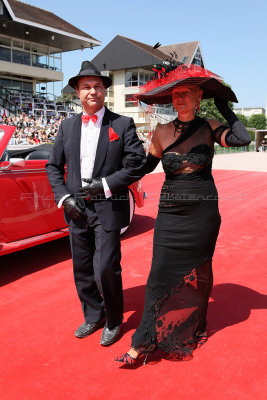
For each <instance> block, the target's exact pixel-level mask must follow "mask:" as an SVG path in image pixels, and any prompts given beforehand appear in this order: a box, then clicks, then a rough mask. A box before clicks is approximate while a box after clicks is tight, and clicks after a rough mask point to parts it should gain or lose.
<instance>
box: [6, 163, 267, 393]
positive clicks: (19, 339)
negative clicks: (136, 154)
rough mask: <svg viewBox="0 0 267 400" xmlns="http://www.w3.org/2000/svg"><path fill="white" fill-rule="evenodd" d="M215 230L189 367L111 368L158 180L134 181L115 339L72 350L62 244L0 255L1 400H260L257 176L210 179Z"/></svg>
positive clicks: (130, 324) (154, 363)
mask: <svg viewBox="0 0 267 400" xmlns="http://www.w3.org/2000/svg"><path fill="white" fill-rule="evenodd" d="M214 176H215V180H216V183H217V187H218V191H219V195H220V212H221V215H222V226H221V231H220V236H219V239H218V242H217V248H216V252H215V256H214V288H213V292H212V298H211V300H210V307H209V313H208V329H209V332H210V338H209V340H208V341H207V343H206V344H205V345H204V346H202V347H201V348H200V349H199V350H197V351H196V352H195V353H194V356H193V358H192V359H191V360H190V361H184V362H171V361H168V360H166V359H161V358H160V357H155V356H154V357H152V359H151V361H150V362H149V364H148V365H146V366H143V365H142V366H139V365H138V367H136V368H134V369H131V370H130V369H129V368H125V367H122V368H119V367H118V365H117V364H116V363H113V362H112V358H113V357H114V356H115V355H118V354H121V353H123V352H125V351H127V350H128V348H129V345H130V338H131V335H132V333H133V330H134V328H135V327H136V326H137V324H138V322H139V320H140V317H141V313H142V306H143V301H144V288H145V286H144V285H145V282H146V278H147V275H148V272H149V268H150V262H151V252H152V234H153V225H154V219H155V217H156V213H157V202H158V196H159V191H160V186H161V183H162V181H163V174H153V175H150V176H148V177H145V178H144V179H143V185H144V188H145V191H146V192H147V194H148V199H147V200H146V203H145V207H144V208H143V209H137V210H136V211H137V213H136V216H135V218H134V222H133V224H132V226H131V227H130V229H129V231H128V233H127V234H126V236H125V237H124V239H123V241H122V251H123V259H122V265H123V281H124V296H125V314H124V324H123V337H122V339H121V340H120V341H119V342H117V343H116V344H114V345H113V346H111V347H108V348H103V347H101V346H100V344H99V340H100V335H101V331H98V332H96V333H94V334H93V335H92V336H90V337H88V338H86V339H82V340H78V339H76V338H75V337H74V335H73V332H74V330H75V329H76V328H77V327H78V326H79V324H80V323H81V322H82V313H81V309H80V304H79V301H78V298H77V296H76V292H75V288H74V283H73V277H72V264H71V259H70V250H69V245H68V239H67V238H65V239H60V240H58V241H54V242H51V243H47V244H44V245H41V246H37V247H35V248H32V249H28V250H24V251H21V252H18V253H16V254H9V255H6V256H3V257H1V258H0V262H1V269H0V272H1V288H0V292H1V304H0V318H1V319H0V327H1V328H0V396H1V399H2V400H13V399H14V400H61V399H66V400H68V399H75V400H76V399H77V400H88V399H89V400H90V399H101V400H102V399H103V400H104V399H109V400H120V399H122V400H124V399H127V400H128V399H130V400H135V399H149V400H161V399H162V400H163V399H168V400H176V399H181V400H187V399H190V400H195V399H198V400H202V399H205V400H215V399H216V400H217V399H222V400H229V399H231V400H243V399H244V400H263V399H266V397H267V388H266V381H267V380H266V377H265V376H264V372H265V371H266V364H267V362H266V333H265V332H266V319H267V318H266V312H264V309H265V308H266V306H267V296H265V295H264V294H263V293H264V290H265V288H266V283H265V281H266V268H265V266H266V260H267V250H266V231H267V227H266V222H267V218H266V215H267V179H266V178H267V174H266V173H264V172H245V171H242V172H239V171H221V170H216V171H214Z"/></svg>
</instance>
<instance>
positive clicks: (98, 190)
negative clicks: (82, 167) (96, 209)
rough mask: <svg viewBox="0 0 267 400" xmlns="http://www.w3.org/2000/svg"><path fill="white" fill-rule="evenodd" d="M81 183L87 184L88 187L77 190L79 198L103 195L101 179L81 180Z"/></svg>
mask: <svg viewBox="0 0 267 400" xmlns="http://www.w3.org/2000/svg"><path fill="white" fill-rule="evenodd" d="M83 181H84V182H86V183H88V185H86V186H83V187H81V188H80V189H79V192H80V197H81V198H83V199H87V198H90V197H93V196H97V195H98V194H105V191H104V187H103V183H102V179H101V178H95V179H83Z"/></svg>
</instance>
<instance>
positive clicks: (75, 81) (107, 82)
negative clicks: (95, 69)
mask: <svg viewBox="0 0 267 400" xmlns="http://www.w3.org/2000/svg"><path fill="white" fill-rule="evenodd" d="M83 76H98V77H99V78H101V79H102V81H103V83H104V85H105V87H106V88H108V87H110V86H111V85H112V79H111V78H110V77H109V76H103V75H98V74H93V73H92V71H91V70H90V71H86V70H85V71H82V72H80V73H79V75H76V76H73V77H72V78H70V79H69V82H68V83H69V85H70V86H71V87H72V88H73V89H76V87H77V84H78V81H79V79H80V78H82V77H83Z"/></svg>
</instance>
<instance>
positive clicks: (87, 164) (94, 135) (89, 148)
mask: <svg viewBox="0 0 267 400" xmlns="http://www.w3.org/2000/svg"><path fill="white" fill-rule="evenodd" d="M104 114H105V107H102V108H101V110H99V111H98V112H97V113H96V114H95V115H97V121H96V123H95V124H94V123H93V121H92V120H90V121H89V122H88V123H87V124H84V123H82V127H81V143H80V165H81V178H82V179H91V178H92V175H93V169H94V165H95V157H96V149H97V145H98V140H99V135H100V129H101V126H102V121H103V117H104ZM102 183H103V187H104V192H105V196H106V198H108V197H111V195H112V193H111V191H110V189H109V187H108V184H107V182H106V179H105V178H102ZM86 185H88V183H86V182H83V180H82V186H86ZM69 196H70V195H69V194H67V195H65V196H63V197H62V198H61V199H60V201H59V203H58V207H59V208H60V207H61V206H62V203H63V201H64V200H65V199H66V198H67V197H69Z"/></svg>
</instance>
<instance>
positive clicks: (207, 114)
mask: <svg viewBox="0 0 267 400" xmlns="http://www.w3.org/2000/svg"><path fill="white" fill-rule="evenodd" d="M228 104H229V107H230V108H231V109H233V103H232V102H231V101H229V102H228ZM199 116H200V117H202V118H206V119H217V120H218V121H220V122H222V123H223V124H226V120H225V119H224V118H223V116H222V114H221V113H220V112H219V111H218V109H217V107H216V106H215V104H214V100H213V99H206V100H202V102H201V103H200V111H199Z"/></svg>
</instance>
